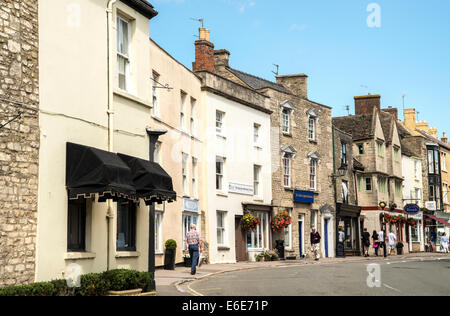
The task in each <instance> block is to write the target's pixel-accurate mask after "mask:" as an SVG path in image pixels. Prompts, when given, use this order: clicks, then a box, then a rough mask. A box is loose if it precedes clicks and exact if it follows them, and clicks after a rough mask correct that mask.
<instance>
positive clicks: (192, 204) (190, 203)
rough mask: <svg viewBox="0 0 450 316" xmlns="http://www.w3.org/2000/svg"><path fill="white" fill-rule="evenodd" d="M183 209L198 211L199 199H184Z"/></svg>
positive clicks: (192, 211)
mask: <svg viewBox="0 0 450 316" xmlns="http://www.w3.org/2000/svg"><path fill="white" fill-rule="evenodd" d="M183 210H184V211H185V212H191V213H198V200H191V199H183Z"/></svg>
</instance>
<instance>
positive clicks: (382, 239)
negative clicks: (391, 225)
mask: <svg viewBox="0 0 450 316" xmlns="http://www.w3.org/2000/svg"><path fill="white" fill-rule="evenodd" d="M378 239H379V240H380V248H381V247H383V256H384V257H385V258H386V257H387V254H386V237H385V236H384V231H383V230H380V232H379V233H378Z"/></svg>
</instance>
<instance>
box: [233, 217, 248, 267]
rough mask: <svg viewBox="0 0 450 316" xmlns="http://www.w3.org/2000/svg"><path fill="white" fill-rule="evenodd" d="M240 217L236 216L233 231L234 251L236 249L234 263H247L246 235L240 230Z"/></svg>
mask: <svg viewBox="0 0 450 316" xmlns="http://www.w3.org/2000/svg"><path fill="white" fill-rule="evenodd" d="M241 219H242V216H236V218H235V224H234V230H235V239H234V240H235V249H236V261H237V262H240V261H248V255H247V243H246V242H247V241H246V237H247V236H246V234H245V232H244V231H243V230H242V228H241Z"/></svg>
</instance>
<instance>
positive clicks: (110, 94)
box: [106, 0, 117, 270]
mask: <svg viewBox="0 0 450 316" xmlns="http://www.w3.org/2000/svg"><path fill="white" fill-rule="evenodd" d="M116 2H117V0H109V2H108V8H107V9H106V15H107V27H108V30H107V51H108V54H107V58H108V109H107V113H108V151H110V152H112V151H113V145H114V142H113V141H114V129H113V115H114V107H113V97H114V96H113V62H112V55H113V44H112V42H113V41H112V38H113V36H112V34H113V5H114V4H115V3H116ZM107 203H108V211H107V214H106V230H107V241H106V242H107V247H106V270H110V252H111V250H110V242H109V241H110V235H111V231H110V224H111V219H113V218H114V215H113V212H112V202H111V200H108V202H107Z"/></svg>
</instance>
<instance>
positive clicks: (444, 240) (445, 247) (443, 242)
mask: <svg viewBox="0 0 450 316" xmlns="http://www.w3.org/2000/svg"><path fill="white" fill-rule="evenodd" d="M441 246H442V250H443V251H444V252H445V253H448V236H447V233H444V234H443V235H442V236H441Z"/></svg>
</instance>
